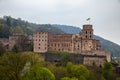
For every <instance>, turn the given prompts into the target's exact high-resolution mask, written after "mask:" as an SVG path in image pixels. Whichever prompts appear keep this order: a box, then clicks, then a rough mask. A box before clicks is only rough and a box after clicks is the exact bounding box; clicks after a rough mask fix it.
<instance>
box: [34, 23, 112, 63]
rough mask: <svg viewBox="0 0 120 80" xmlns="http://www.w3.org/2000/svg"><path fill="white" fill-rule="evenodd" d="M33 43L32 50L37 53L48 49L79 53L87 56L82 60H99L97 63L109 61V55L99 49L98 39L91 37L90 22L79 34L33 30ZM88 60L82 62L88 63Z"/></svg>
mask: <svg viewBox="0 0 120 80" xmlns="http://www.w3.org/2000/svg"><path fill="white" fill-rule="evenodd" d="M33 44H34V46H33V48H34V52H37V53H46V52H47V51H49V50H50V51H61V52H68V53H71V54H81V55H85V56H87V57H85V58H84V61H88V62H89V61H99V62H100V63H98V62H96V63H98V65H99V64H102V63H103V62H105V61H108V62H110V61H111V55H110V54H109V53H108V52H106V51H104V50H102V49H101V46H100V42H99V40H96V39H94V38H93V27H92V25H90V24H87V25H83V29H82V32H81V33H79V34H50V33H47V32H35V33H34V34H33ZM88 56H92V57H88ZM95 56H96V57H95ZM101 56H104V57H101ZM88 62H84V64H89V63H88Z"/></svg>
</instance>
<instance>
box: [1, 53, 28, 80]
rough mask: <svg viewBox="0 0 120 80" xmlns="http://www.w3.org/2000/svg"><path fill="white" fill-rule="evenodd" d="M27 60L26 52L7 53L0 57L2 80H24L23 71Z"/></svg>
mask: <svg viewBox="0 0 120 80" xmlns="http://www.w3.org/2000/svg"><path fill="white" fill-rule="evenodd" d="M27 61H28V57H27V56H25V55H24V54H13V53H5V54H4V55H3V56H1V57H0V78H1V80H22V77H21V71H22V69H23V68H24V66H25V64H26V62H27Z"/></svg>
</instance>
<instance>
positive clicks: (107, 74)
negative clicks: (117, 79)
mask: <svg viewBox="0 0 120 80" xmlns="http://www.w3.org/2000/svg"><path fill="white" fill-rule="evenodd" d="M102 73H103V77H104V78H105V79H107V80H109V79H110V78H111V76H112V64H111V63H110V62H105V63H104V67H103V72H102Z"/></svg>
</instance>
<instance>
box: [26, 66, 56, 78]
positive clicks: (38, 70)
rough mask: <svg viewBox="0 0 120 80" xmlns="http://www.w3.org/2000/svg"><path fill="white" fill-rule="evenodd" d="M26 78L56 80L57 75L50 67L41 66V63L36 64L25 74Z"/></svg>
mask: <svg viewBox="0 0 120 80" xmlns="http://www.w3.org/2000/svg"><path fill="white" fill-rule="evenodd" d="M24 80H55V76H54V74H53V73H52V72H50V70H49V69H47V68H44V67H41V66H40V65H39V64H35V65H33V66H32V67H31V68H30V71H28V73H27V74H26V75H25V78H24Z"/></svg>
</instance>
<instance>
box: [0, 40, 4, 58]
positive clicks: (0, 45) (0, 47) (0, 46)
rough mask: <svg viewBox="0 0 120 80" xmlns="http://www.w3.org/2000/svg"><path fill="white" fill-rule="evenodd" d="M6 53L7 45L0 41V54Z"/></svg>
mask: <svg viewBox="0 0 120 80" xmlns="http://www.w3.org/2000/svg"><path fill="white" fill-rule="evenodd" d="M3 53H5V47H4V46H3V44H2V43H1V42H0V56H1V55H2V54H3Z"/></svg>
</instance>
